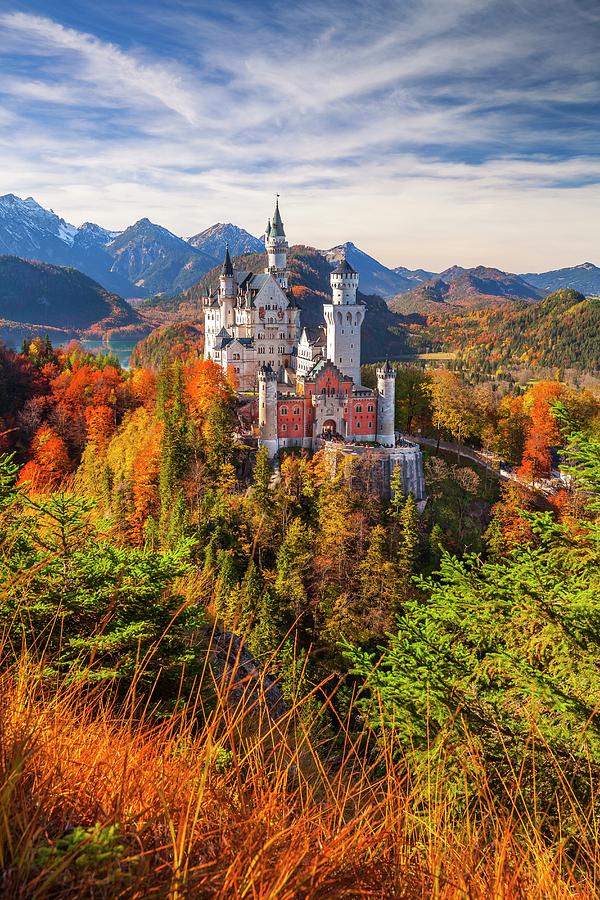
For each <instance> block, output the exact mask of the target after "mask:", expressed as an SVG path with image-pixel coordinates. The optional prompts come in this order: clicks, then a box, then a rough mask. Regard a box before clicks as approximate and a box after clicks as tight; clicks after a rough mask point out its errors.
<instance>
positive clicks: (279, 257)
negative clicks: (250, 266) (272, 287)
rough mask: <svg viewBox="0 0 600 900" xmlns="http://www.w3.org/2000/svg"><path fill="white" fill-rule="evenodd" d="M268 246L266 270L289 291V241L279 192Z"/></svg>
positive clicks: (267, 241)
mask: <svg viewBox="0 0 600 900" xmlns="http://www.w3.org/2000/svg"><path fill="white" fill-rule="evenodd" d="M265 245H266V248H267V267H266V269H265V272H267V273H269V274H271V275H273V277H274V278H275V280H276V281H277V283H278V285H279V287H280V288H282V290H284V291H287V287H288V276H287V251H288V243H287V241H286V239H285V231H284V230H283V222H282V219H281V213H280V212H279V194H277V195H276V200H275V212H274V213H273V218H272V219H271V221H270V225H269V232H268V234H267V236H266V239H265Z"/></svg>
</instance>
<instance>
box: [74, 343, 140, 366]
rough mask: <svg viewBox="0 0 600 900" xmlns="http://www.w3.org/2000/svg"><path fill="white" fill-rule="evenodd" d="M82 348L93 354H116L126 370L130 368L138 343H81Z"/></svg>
mask: <svg viewBox="0 0 600 900" xmlns="http://www.w3.org/2000/svg"><path fill="white" fill-rule="evenodd" d="M79 343H80V344H81V346H82V347H83V348H84V349H85V350H90V351H91V352H92V353H114V355H115V356H116V357H117V359H118V360H119V362H120V363H121V365H122V366H123V368H124V369H128V368H129V360H130V359H131V354H132V353H133V348H134V347H135V345H136V344H137V343H139V339H138V340H136V341H80V342H79Z"/></svg>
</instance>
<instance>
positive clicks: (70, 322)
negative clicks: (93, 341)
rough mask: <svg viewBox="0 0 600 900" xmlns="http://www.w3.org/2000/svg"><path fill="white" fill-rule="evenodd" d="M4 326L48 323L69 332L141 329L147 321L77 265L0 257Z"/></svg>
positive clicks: (0, 309)
mask: <svg viewBox="0 0 600 900" xmlns="http://www.w3.org/2000/svg"><path fill="white" fill-rule="evenodd" d="M0 322H1V323H2V325H3V329H6V328H10V327H16V326H41V327H44V326H48V327H50V328H58V329H61V330H63V331H65V332H68V331H73V332H82V331H87V330H89V329H94V328H101V329H115V328H122V327H134V328H135V327H137V326H139V327H140V330H144V321H143V319H142V318H141V316H140V315H139V314H138V313H137V312H136V311H135V310H133V309H132V308H131V307H130V306H129V304H128V303H126V302H125V301H124V300H123V299H122V298H121V297H119V296H118V295H117V294H111V293H110V292H109V291H107V290H105V289H104V288H103V287H101V286H100V285H99V284H98V283H97V282H96V281H93V279H91V278H89V277H88V276H87V275H84V274H83V273H82V272H79V271H78V270H77V269H71V268H65V267H63V266H54V265H50V264H49V263H41V262H34V261H32V260H25V259H20V258H19V257H17V256H0Z"/></svg>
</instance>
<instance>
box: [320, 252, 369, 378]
mask: <svg viewBox="0 0 600 900" xmlns="http://www.w3.org/2000/svg"><path fill="white" fill-rule="evenodd" d="M330 281H331V293H332V298H331V303H326V304H325V305H324V306H323V313H324V315H325V322H326V324H327V358H328V359H330V360H331V362H332V363H335V365H336V366H337V367H338V369H340V370H341V371H342V372H343V373H344V375H349V376H350V377H351V378H352V380H353V381H354V384H360V330H361V327H362V323H363V320H364V318H365V308H364V306H362V305H361V304H359V303H357V302H356V292H357V290H358V273H357V272H355V271H354V269H353V268H352V266H351V265H350V263H349V262H348V260H347V259H343V260H342V261H341V262H340V264H339V265H338V267H337V268H336V269H334V270H333V272H332V273H331V275H330Z"/></svg>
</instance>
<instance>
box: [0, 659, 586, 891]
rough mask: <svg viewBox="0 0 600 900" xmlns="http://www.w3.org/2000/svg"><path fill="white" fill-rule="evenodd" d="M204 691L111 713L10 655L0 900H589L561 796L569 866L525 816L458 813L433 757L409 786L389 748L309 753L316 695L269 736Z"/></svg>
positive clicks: (218, 689) (233, 700) (232, 702)
mask: <svg viewBox="0 0 600 900" xmlns="http://www.w3.org/2000/svg"><path fill="white" fill-rule="evenodd" d="M204 678H205V679H206V680H207V681H211V680H212V682H213V683H212V684H211V688H212V696H213V698H214V697H215V696H216V698H217V702H216V703H213V704H212V705H211V708H210V709H203V710H200V707H201V706H202V704H203V699H202V698H203V697H204V696H206V692H205V691H204V692H203V691H202V689H201V688H202V686H201V685H199V686H198V689H197V691H196V692H195V693H194V696H193V697H189V698H188V699H187V701H186V703H185V705H184V706H183V707H182V708H181V709H180V710H179V711H178V712H177V713H175V714H172V715H170V716H168V717H167V718H163V719H159V720H157V719H156V718H155V717H153V716H151V715H150V714H149V713H146V712H144V709H143V708H141V707H140V703H139V702H138V700H137V698H136V696H135V688H134V686H132V689H131V692H130V695H129V696H128V697H127V698H126V700H125V702H123V700H122V698H121V699H120V700H119V702H118V703H117V701H116V700H115V698H114V696H113V695H112V694H111V691H110V688H106V687H105V688H98V687H96V688H94V689H90V688H87V687H85V686H82V685H81V684H78V685H73V684H71V685H68V684H61V683H57V682H52V683H49V682H48V680H47V678H45V677H44V673H43V666H42V663H40V662H37V663H35V662H33V661H32V660H31V659H30V657H29V656H28V654H27V652H26V651H23V654H22V657H21V659H20V661H19V663H18V664H17V665H14V664H12V665H10V666H8V665H6V666H5V667H4V669H3V674H2V675H0V785H1V787H0V791H1V793H0V870H1V875H0V895H1V896H2V897H3V898H6V900H10V898H46V897H57V898H58V897H60V898H68V897H94V898H104V897H110V898H112V897H132V898H146V897H168V898H172V900H182V898H188V897H189V898H192V897H194V898H196V897H217V898H218V897H223V898H225V897H227V898H229V897H243V898H246V897H247V898H278V900H280V898H281V900H288V898H289V900H293V898H338V897H339V898H342V897H347V898H361V897H398V898H402V897H410V898H412V897H436V898H458V897H460V898H486V900H488V898H513V897H523V898H563V897H578V898H579V897H580V898H593V897H596V896H598V875H597V865H598V848H597V846H596V841H595V837H594V838H590V837H589V836H588V837H584V835H589V834H592V835H594V836H595V828H594V827H593V823H590V816H591V813H588V812H586V811H585V810H581V809H579V808H577V804H576V803H575V801H574V800H573V801H571V802H570V801H569V800H568V797H569V792H568V786H566V787H565V803H567V804H569V802H570V804H571V805H570V808H569V815H570V816H571V817H573V816H575V817H580V819H581V823H582V827H581V834H582V838H581V842H580V845H579V847H578V848H577V850H576V852H573V848H572V847H571V848H570V849H569V852H567V848H566V841H565V840H564V839H562V838H561V836H560V834H558V835H557V834H556V832H554V833H553V834H552V836H549V835H548V834H545V833H544V830H543V827H542V825H540V824H539V823H540V821H542V817H541V816H540V815H539V810H538V811H536V810H531V814H530V815H524V814H523V812H522V811H521V812H518V811H517V809H518V808H521V809H522V807H518V805H517V804H515V807H514V811H512V812H511V810H510V809H509V810H507V809H506V808H505V807H504V808H502V809H501V808H499V806H498V804H497V803H496V802H495V800H494V797H493V795H492V793H491V791H490V792H489V793H488V794H486V792H485V791H483V793H482V794H481V796H480V797H479V798H478V799H477V800H476V801H474V799H473V798H472V797H470V796H469V789H468V787H467V784H468V781H467V779H466V777H465V779H464V785H465V786H464V790H463V791H462V794H461V793H460V792H459V794H458V795H456V793H455V794H454V795H452V794H451V792H450V791H448V790H447V789H446V786H447V784H448V781H449V773H448V768H447V767H448V763H447V761H446V759H445V757H444V754H443V753H436V754H434V753H432V754H431V764H430V765H429V766H425V767H423V768H413V769H411V768H410V767H409V765H408V764H407V760H406V759H402V758H401V757H399V756H398V752H397V750H398V748H397V743H396V742H395V741H394V739H393V735H391V734H390V733H389V732H388V733H387V734H388V737H387V739H386V738H385V732H384V733H383V735H384V736H383V737H382V739H381V743H380V751H379V752H378V753H376V754H373V751H372V749H371V750H368V749H367V746H368V742H367V741H366V739H365V738H366V735H364V734H363V735H359V736H358V737H356V734H355V730H354V731H351V729H350V727H349V724H348V722H343V721H340V722H338V723H337V728H338V732H339V733H338V736H337V737H336V739H335V740H333V739H328V738H325V737H323V734H324V731H323V729H321V728H319V727H318V720H319V717H320V716H321V714H322V713H323V711H324V710H325V709H327V710H328V714H329V716H333V715H334V713H333V709H332V706H331V704H330V703H329V701H328V699H327V697H326V694H325V691H326V685H325V686H323V689H322V691H320V692H317V693H315V695H313V696H312V697H310V698H308V700H303V701H300V702H299V703H298V704H296V706H295V707H294V708H292V709H289V710H288V712H287V713H286V714H285V715H284V716H283V717H281V718H280V719H279V720H278V721H277V722H273V721H272V720H271V719H270V718H269V715H268V713H267V712H266V708H265V706H264V705H263V704H262V703H259V704H256V702H255V700H256V684H253V685H249V686H248V690H247V693H246V694H245V693H244V690H243V688H242V690H241V691H240V682H239V681H237V682H235V683H234V680H233V679H232V677H231V672H229V674H228V675H227V677H225V676H223V678H222V679H221V680H220V681H219V680H216V681H215V676H214V670H212V669H211V668H210V667H209V666H207V667H206V670H205V675H204ZM317 695H318V696H319V697H320V698H321V699H320V700H319V703H317V702H316V697H317ZM199 712H202V715H198V713H199ZM315 720H317V721H316V722H315ZM198 721H201V722H202V723H203V724H202V725H201V726H198V724H197V723H198ZM370 746H371V748H372V744H371V745H370ZM475 753H476V751H475V750H474V749H473V754H475ZM476 762H477V761H476V759H474V760H472V762H471V764H472V765H474V764H476ZM452 777H453V783H454V784H456V772H455V771H454V772H453V774H452ZM514 789H515V791H516V792H518V790H519V785H518V778H517V780H516V784H515V788H514ZM457 810H462V812H461V813H460V814H457ZM590 825H592V827H591V828H590Z"/></svg>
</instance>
